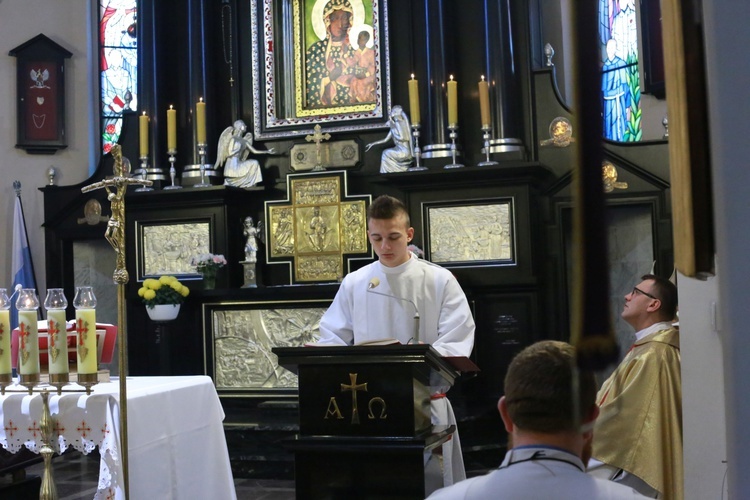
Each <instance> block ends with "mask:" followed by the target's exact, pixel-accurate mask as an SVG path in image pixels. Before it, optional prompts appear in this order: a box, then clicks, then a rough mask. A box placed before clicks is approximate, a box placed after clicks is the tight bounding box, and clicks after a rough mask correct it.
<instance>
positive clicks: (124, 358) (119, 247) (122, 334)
mask: <svg viewBox="0 0 750 500" xmlns="http://www.w3.org/2000/svg"><path fill="white" fill-rule="evenodd" d="M174 153H176V151H174ZM112 156H113V157H114V159H115V166H114V174H115V175H114V176H113V177H108V178H107V179H105V180H103V181H99V182H96V183H94V184H91V185H90V186H86V187H84V188H82V189H81V191H82V192H84V193H86V192H88V191H93V190H95V189H101V188H104V189H105V190H106V191H107V192H108V193H109V195H108V196H107V199H109V200H110V201H111V202H112V216H111V217H110V220H109V223H108V224H107V231H106V232H105V233H104V237H105V238H106V239H107V241H108V242H109V244H110V245H112V248H114V250H115V253H116V254H117V261H116V267H115V272H114V276H113V278H114V281H115V283H117V325H118V334H117V340H118V343H117V347H118V349H119V367H120V376H119V380H120V448H121V449H122V474H123V488H124V491H125V498H128V491H129V485H128V396H127V392H128V389H127V373H128V344H127V331H128V330H127V322H126V317H125V285H127V283H128V281H129V279H130V278H129V276H128V271H127V268H126V267H125V192H126V191H127V188H128V185H129V184H145V185H147V186H150V185H151V181H146V180H142V179H132V178H129V177H126V175H128V173H129V172H126V171H125V170H126V168H125V167H124V166H123V161H122V149H121V147H120V145H119V144H115V145H114V146H113V147H112ZM172 166H173V167H174V163H173V165H172ZM172 181H173V182H174V176H173V177H172Z"/></svg>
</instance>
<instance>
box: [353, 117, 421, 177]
mask: <svg viewBox="0 0 750 500" xmlns="http://www.w3.org/2000/svg"><path fill="white" fill-rule="evenodd" d="M388 126H389V127H390V130H389V131H388V135H386V136H385V137H384V138H383V139H381V140H379V141H375V142H371V143H370V144H368V145H367V146H365V151H369V150H370V148H371V147H373V146H376V145H378V144H385V143H387V142H388V141H390V140H393V144H394V146H393V147H392V148H389V149H385V150H383V155H382V157H381V160H380V173H381V174H386V173H389V172H403V171H405V170H407V169H408V168H409V166H411V162H412V160H413V159H414V145H413V144H412V136H411V127H410V125H409V117H408V116H406V113H404V110H403V109H401V106H398V105H396V106H393V108H392V109H391V115H390V118H389V120H388Z"/></svg>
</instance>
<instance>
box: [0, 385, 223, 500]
mask: <svg viewBox="0 0 750 500" xmlns="http://www.w3.org/2000/svg"><path fill="white" fill-rule="evenodd" d="M68 387H70V388H73V387H79V386H75V385H71V386H67V387H66V388H68ZM15 388H16V386H11V387H10V388H9V389H15ZM53 389H54V388H53ZM127 397H128V468H129V475H130V499H131V500H141V499H149V500H150V499H154V498H159V499H191V500H192V499H195V498H211V499H214V500H223V499H230V500H234V499H236V494H235V490H234V481H233V478H232V470H231V468H230V464H229V454H228V452H227V443H226V438H225V436H224V429H223V426H222V421H223V420H224V411H223V410H222V408H221V403H220V402H219V397H218V395H217V394H216V389H215V388H214V385H213V382H212V381H211V379H210V378H209V377H205V376H188V377H128V379H127ZM49 404H50V412H51V414H52V418H53V420H54V422H55V430H56V431H57V439H56V441H55V443H54V445H53V447H54V448H55V451H56V452H57V453H61V452H64V451H65V450H66V449H67V448H68V447H69V446H72V447H73V448H75V449H76V450H78V451H81V452H83V453H89V452H91V451H92V450H93V449H94V448H96V447H99V453H100V455H101V461H100V465H99V485H98V488H97V493H96V496H95V497H94V498H95V499H113V498H114V499H118V500H119V499H123V498H125V496H124V491H123V484H122V481H123V478H122V462H121V457H120V449H119V448H120V437H119V431H120V425H119V424H120V422H119V382H118V380H117V378H114V380H113V381H112V382H107V383H101V384H97V385H95V386H94V388H93V392H92V393H91V395H89V396H87V395H86V393H85V392H83V393H73V392H64V393H63V394H62V396H58V395H57V393H56V392H53V391H50V397H49ZM41 415H42V399H41V396H40V395H39V394H36V393H35V394H34V395H29V394H28V392H26V393H9V392H6V394H5V396H0V422H1V423H2V427H0V445H2V446H3V447H4V448H5V449H7V450H9V451H10V452H13V453H15V452H17V451H18V450H19V449H20V448H21V447H22V446H24V445H25V446H26V447H27V448H29V449H30V450H32V451H34V452H36V453H39V450H40V448H41V443H40V442H39V438H40V429H39V427H40V426H39V421H40V419H41ZM58 460H59V459H58ZM63 460H64V458H63Z"/></svg>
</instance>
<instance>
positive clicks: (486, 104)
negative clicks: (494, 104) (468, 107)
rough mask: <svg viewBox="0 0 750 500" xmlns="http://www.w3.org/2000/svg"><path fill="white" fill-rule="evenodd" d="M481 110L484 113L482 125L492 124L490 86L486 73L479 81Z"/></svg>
mask: <svg viewBox="0 0 750 500" xmlns="http://www.w3.org/2000/svg"><path fill="white" fill-rule="evenodd" d="M479 110H480V111H481V115H482V127H483V128H484V127H489V126H490V86H489V84H488V83H487V82H486V81H485V80H484V75H482V79H481V80H480V81H479Z"/></svg>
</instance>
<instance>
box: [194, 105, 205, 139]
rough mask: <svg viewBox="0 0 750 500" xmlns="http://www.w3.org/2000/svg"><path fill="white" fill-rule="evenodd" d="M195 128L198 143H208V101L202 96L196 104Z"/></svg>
mask: <svg viewBox="0 0 750 500" xmlns="http://www.w3.org/2000/svg"><path fill="white" fill-rule="evenodd" d="M195 128H196V135H197V138H198V144H205V143H206V103H205V102H203V98H202V97H201V98H200V101H198V102H197V103H196V105H195Z"/></svg>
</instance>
